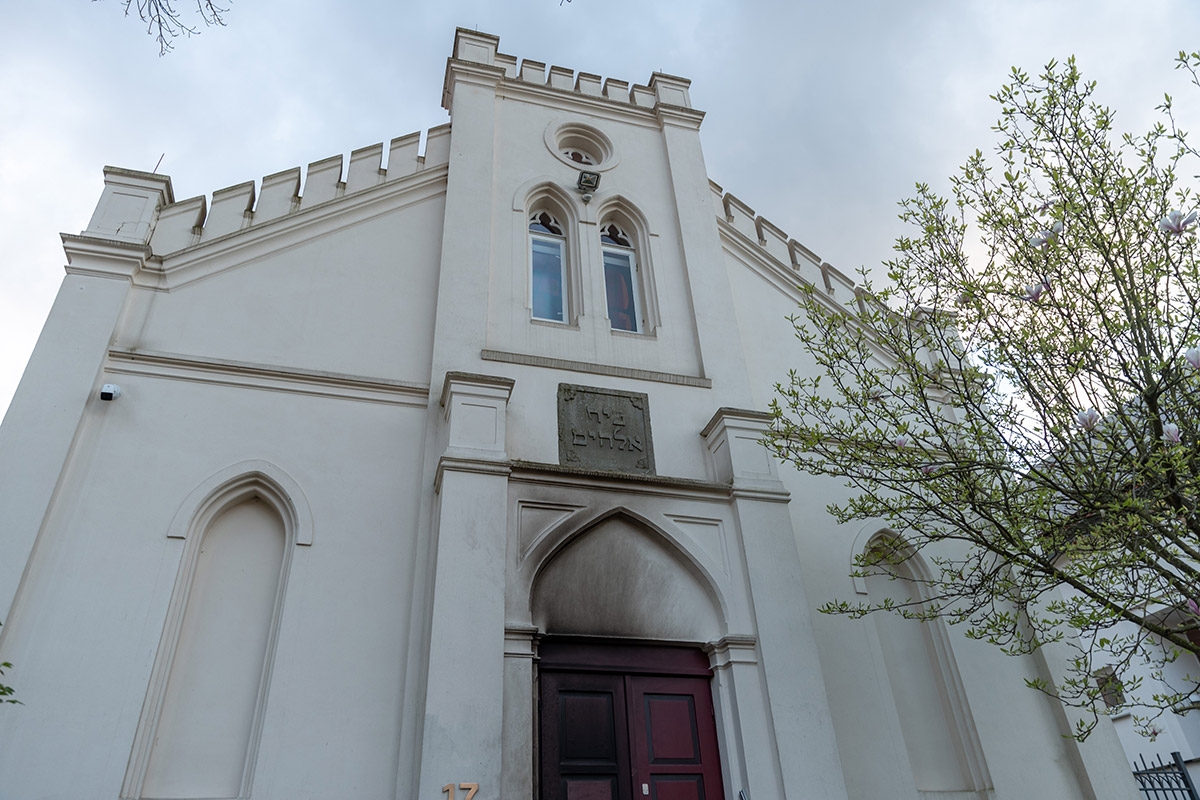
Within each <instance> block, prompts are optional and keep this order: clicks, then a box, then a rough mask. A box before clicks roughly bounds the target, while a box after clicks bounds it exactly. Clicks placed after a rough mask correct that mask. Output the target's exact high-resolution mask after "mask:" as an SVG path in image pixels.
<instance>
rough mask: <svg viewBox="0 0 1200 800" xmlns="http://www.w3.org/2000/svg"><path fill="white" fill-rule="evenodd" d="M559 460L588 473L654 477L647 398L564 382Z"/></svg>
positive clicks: (561, 386) (560, 398) (561, 387)
mask: <svg viewBox="0 0 1200 800" xmlns="http://www.w3.org/2000/svg"><path fill="white" fill-rule="evenodd" d="M558 461H559V463H560V464H563V465H564V466H573V467H582V468H584V469H595V470H603V471H608V472H632V473H637V474H639V475H653V474H654V447H653V442H652V441H651V438H650V403H649V399H648V398H647V396H646V395H645V394H642V393H640V392H618V391H614V390H611V389H596V388H593V387H591V386H576V385H574V384H570V383H560V384H559V385H558Z"/></svg>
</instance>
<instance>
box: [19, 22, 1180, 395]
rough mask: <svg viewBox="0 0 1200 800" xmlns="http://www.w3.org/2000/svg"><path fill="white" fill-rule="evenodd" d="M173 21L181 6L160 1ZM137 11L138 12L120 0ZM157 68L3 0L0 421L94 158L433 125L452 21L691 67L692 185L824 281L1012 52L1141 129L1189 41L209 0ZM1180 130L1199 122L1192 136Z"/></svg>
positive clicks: (44, 309)
mask: <svg viewBox="0 0 1200 800" xmlns="http://www.w3.org/2000/svg"><path fill="white" fill-rule="evenodd" d="M175 2H176V5H177V6H178V7H180V8H183V9H185V11H187V12H188V13H189V14H190V13H192V12H191V9H190V8H189V4H190V3H192V0H175ZM134 5H135V6H136V5H137V4H136V2H135V3H134ZM226 5H227V6H228V7H229V12H228V13H227V14H226V21H227V23H228V25H227V27H225V28H215V29H205V30H203V32H202V33H201V35H199V36H196V37H193V38H191V39H186V40H180V41H178V42H177V43H176V48H175V50H174V52H172V53H170V54H169V55H167V56H166V57H162V58H160V57H159V55H158V49H157V46H156V45H155V43H154V41H153V39H152V38H151V37H149V36H147V35H145V28H144V25H141V24H139V23H138V21H137V20H136V19H133V18H125V17H123V16H122V13H123V3H122V2H121V0H100V2H89V0H36V2H35V1H34V0H28V1H27V2H20V1H19V0H3V2H0V411H2V410H3V409H6V408H7V406H8V402H9V398H10V397H11V395H12V393H13V391H15V389H16V385H17V382H18V380H19V379H20V375H21V371H22V370H23V369H24V365H25V361H26V360H27V359H28V357H29V354H30V352H31V351H32V349H33V346H34V343H35V341H36V339H37V335H38V332H39V331H40V329H41V326H42V323H43V321H44V320H45V317H46V314H47V313H48V311H49V309H50V305H51V303H52V302H53V299H54V295H55V292H56V291H57V288H58V285H59V283H60V281H61V280H62V276H63V269H62V266H63V264H64V263H65V258H64V256H63V252H62V247H61V243H60V241H59V237H58V234H59V232H60V231H66V232H70V233H77V232H79V231H81V230H82V229H83V228H84V227H86V225H87V222H88V219H89V218H90V216H91V213H92V210H93V209H94V207H95V204H96V201H97V200H98V199H99V196H100V190H101V188H102V186H103V176H102V174H101V170H102V168H103V166H104V165H106V164H111V165H114V166H120V167H128V168H131V169H138V170H145V171H152V170H154V168H155V165H156V163H158V161H159V158H160V156H161V157H162V164H161V166H160V167H159V171H160V172H163V173H165V174H168V175H170V176H171V178H172V180H173V183H174V188H175V196H176V198H177V199H184V198H187V197H192V196H194V195H198V194H208V195H210V196H211V194H212V192H213V190H215V189H220V188H222V187H224V186H229V185H232V184H236V183H241V182H243V181H247V180H257V179H259V178H261V177H262V176H263V175H269V174H271V173H274V172H278V171H280V170H284V169H288V168H290V167H293V166H297V165H302V164H307V163H309V162H310V161H315V160H317V159H320V158H323V157H326V156H329V155H333V154H335V153H349V152H350V151H351V150H353V149H357V148H359V147H362V146H364V145H368V144H372V143H374V142H378V141H387V140H388V139H391V138H392V137H395V136H399V135H402V134H405V133H408V132H410V131H414V130H418V129H423V128H428V127H430V126H433V125H439V124H441V123H443V122H445V121H446V120H447V115H446V112H445V111H444V110H442V109H441V107H440V98H441V88H442V76H443V72H444V69H445V60H446V57H447V55H449V52H450V47H451V44H452V42H453V37H454V28H455V27H456V26H462V27H467V28H478V29H479V30H481V31H486V32H489V33H493V34H496V35H498V36H499V37H500V49H501V50H502V51H503V52H506V53H510V54H512V55H515V56H517V57H520V58H526V57H527V58H531V59H533V60H536V61H544V62H548V63H550V64H556V65H561V66H563V67H568V68H571V69H575V70H584V71H587V72H592V73H598V74H601V75H603V76H606V77H614V78H618V79H622V80H628V81H630V82H636V83H645V82H646V81H647V80H648V79H649V77H650V74H651V72H653V71H655V70H660V71H663V72H669V73H672V74H675V75H682V76H685V77H688V78H691V79H692V92H691V95H692V103H693V105H694V106H696V107H697V108H699V109H701V110H703V111H705V112H707V115H708V116H707V118H706V119H705V122H704V125H703V127H702V129H701V135H702V139H703V142H704V152H705V157H706V159H707V162H708V170H709V175H710V176H711V177H712V178H713V180H715V181H717V182H718V183H719V184H721V185H722V186H723V187H725V188H726V189H727V190H728V191H731V192H733V193H734V194H736V195H738V197H740V198H741V199H742V200H744V201H745V202H746V203H748V204H749V205H750V206H752V207H753V208H754V209H755V210H756V211H757V212H758V213H760V214H762V215H763V216H765V217H767V218H768V219H770V220H771V221H772V222H774V223H775V224H777V225H778V226H779V227H781V228H782V229H783V230H785V231H787V232H789V233H790V234H791V235H792V236H793V237H794V238H796V239H798V240H800V241H801V242H803V243H804V244H805V245H807V246H808V247H809V248H810V249H812V250H813V251H815V252H816V253H817V254H818V255H820V256H821V257H822V258H824V259H825V260H827V261H830V262H831V263H833V264H834V265H835V266H837V267H838V268H839V269H841V270H842V271H843V272H847V273H852V272H854V271H855V270H857V269H858V267H860V266H863V265H865V266H868V267H871V266H874V265H878V264H879V263H880V262H881V261H883V260H884V259H886V258H888V257H889V255H890V252H891V242H892V241H893V240H894V239H895V237H896V236H897V235H899V234H901V233H902V232H903V229H902V227H901V226H900V224H899V223H898V222H897V221H896V219H895V217H896V202H897V201H898V200H900V199H901V198H902V197H904V196H906V195H908V194H910V193H911V190H912V186H913V184H914V182H916V181H927V182H929V183H932V184H934V185H935V186H938V187H942V188H945V187H946V186H947V180H946V179H947V177H948V176H949V175H950V174H951V173H952V172H953V171H954V170H955V168H956V167H957V166H958V165H959V164H961V163H962V161H963V160H964V158H965V157H966V156H967V155H968V154H969V153H970V152H972V151H973V150H974V149H975V148H977V147H978V148H981V149H983V150H984V151H985V152H986V151H988V150H990V149H991V147H992V146H993V144H994V137H993V135H992V134H991V133H990V130H989V129H990V126H991V124H992V123H993V122H994V120H995V118H996V107H995V104H994V103H992V101H990V100H988V95H989V94H991V93H993V92H994V91H995V90H996V89H997V88H998V87H999V86H1000V85H1001V84H1002V83H1003V82H1004V81H1005V79H1006V75H1007V73H1008V70H1009V68H1010V67H1011V66H1014V65H1016V66H1020V67H1022V68H1024V69H1026V70H1028V71H1036V70H1037V69H1039V68H1040V66H1041V65H1043V64H1045V62H1046V61H1047V60H1049V59H1051V58H1059V59H1062V58H1065V57H1067V56H1068V55H1072V54H1074V55H1075V56H1076V57H1077V58H1078V61H1079V62H1080V65H1081V67H1082V69H1083V71H1084V74H1085V75H1086V76H1088V77H1090V78H1092V79H1095V80H1097V81H1099V83H1100V96H1101V98H1102V99H1103V100H1105V101H1106V102H1108V103H1109V104H1110V105H1113V106H1115V107H1116V108H1117V109H1118V117H1117V121H1118V126H1127V127H1128V128H1131V129H1141V128H1144V127H1146V126H1147V125H1148V124H1149V123H1150V122H1151V121H1152V119H1153V117H1154V113H1155V112H1154V107H1155V106H1156V105H1157V104H1158V103H1159V102H1160V101H1161V98H1162V94H1163V92H1164V91H1169V92H1170V93H1171V94H1173V95H1175V96H1176V98H1177V103H1179V104H1180V105H1182V106H1184V107H1185V113H1186V115H1187V116H1188V118H1190V119H1197V120H1200V90H1192V91H1190V92H1189V91H1188V89H1187V84H1186V81H1185V80H1184V77H1185V76H1184V75H1183V74H1182V73H1179V72H1176V71H1174V70H1173V68H1172V67H1173V64H1172V58H1173V56H1174V54H1175V53H1177V52H1178V51H1179V50H1183V49H1186V50H1193V49H1197V48H1200V3H1197V2H1196V1H1195V0H1163V2H1158V1H1157V0H1136V1H1135V2H1130V0H1088V2H1077V1H1076V0H1062V1H1061V2H1052V1H1051V0H1040V1H1039V0H1004V1H1003V2H1002V1H1001V0H991V1H990V2H984V0H979V1H978V2H972V1H971V0H908V1H907V2H898V1H897V0H865V1H861V0H860V2H856V3H849V2H834V0H827V1H826V2H811V1H803V0H792V1H791V2H784V1H782V0H779V1H776V2H771V1H767V0H762V1H760V0H743V1H742V2H739V1H738V0H725V1H724V2H714V0H657V2H655V1H654V0H637V2H633V1H632V0H573V1H572V2H569V3H565V2H564V3H562V4H561V5H560V4H559V2H558V0H440V1H439V2H426V3H410V2H403V0H358V1H357V2H352V3H345V4H339V3H336V2H332V1H331V0H287V1H286V2H284V0H226ZM1192 127H1198V126H1196V125H1193V126H1192Z"/></svg>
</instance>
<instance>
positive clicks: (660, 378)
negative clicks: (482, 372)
mask: <svg viewBox="0 0 1200 800" xmlns="http://www.w3.org/2000/svg"><path fill="white" fill-rule="evenodd" d="M479 357H480V358H482V359H483V360H484V361H499V362H502V363H504V364H522V365H524V366H527V367H545V368H546V369H565V370H569V371H571V372H584V373H587V374H589V375H608V376H611V377H613V378H629V379H631V380H635V381H655V382H657V383H670V384H674V385H676V386H695V387H697V388H700V389H711V388H712V381H711V380H709V379H708V378H700V377H697V376H695V375H681V374H679V373H677V372H658V371H657V370H651V369H636V368H634V367H619V366H616V365H614V364H597V363H595V362H592V361H574V360H572V359H569V358H552V357H550V356H535V355H529V354H527V353H509V352H507V351H504V350H488V349H484V350H482V351H481V352H480V354H479Z"/></svg>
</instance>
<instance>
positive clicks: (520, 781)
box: [500, 625, 538, 797]
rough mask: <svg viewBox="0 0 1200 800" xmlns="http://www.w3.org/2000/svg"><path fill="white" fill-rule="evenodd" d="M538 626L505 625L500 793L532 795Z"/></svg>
mask: <svg viewBox="0 0 1200 800" xmlns="http://www.w3.org/2000/svg"><path fill="white" fill-rule="evenodd" d="M537 638H538V629H537V628H536V627H533V626H530V625H509V626H508V627H507V628H505V629H504V736H503V738H502V739H501V747H502V750H503V753H502V755H501V758H502V759H503V764H502V768H503V777H502V779H501V781H502V782H501V791H500V797H533V796H534V781H533V762H534V758H533V735H532V732H533V731H534V730H536V729H537V720H536V719H534V714H533V709H534V698H533V682H534V674H533V662H534V660H535V659H536V658H537Z"/></svg>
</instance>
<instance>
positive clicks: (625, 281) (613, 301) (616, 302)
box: [604, 250, 638, 333]
mask: <svg viewBox="0 0 1200 800" xmlns="http://www.w3.org/2000/svg"><path fill="white" fill-rule="evenodd" d="M604 288H605V293H606V294H607V296H608V319H609V321H610V322H611V323H612V329H613V330H614V331H633V332H635V333H636V332H637V329H638V307H637V294H636V289H635V285H634V281H633V258H632V257H631V256H630V254H629V253H622V252H619V251H614V250H605V251H604Z"/></svg>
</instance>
